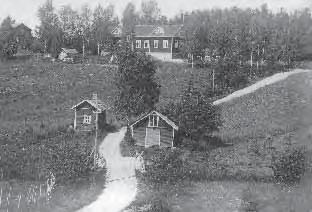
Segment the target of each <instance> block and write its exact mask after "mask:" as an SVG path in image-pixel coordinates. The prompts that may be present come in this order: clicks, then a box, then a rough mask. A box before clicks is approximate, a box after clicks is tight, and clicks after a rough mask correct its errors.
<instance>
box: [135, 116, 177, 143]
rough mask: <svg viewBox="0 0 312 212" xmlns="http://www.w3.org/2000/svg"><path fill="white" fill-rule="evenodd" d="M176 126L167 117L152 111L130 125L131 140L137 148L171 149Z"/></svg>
mask: <svg viewBox="0 0 312 212" xmlns="http://www.w3.org/2000/svg"><path fill="white" fill-rule="evenodd" d="M178 129H179V128H178V126H177V125H176V124H175V123H174V122H173V121H171V120H170V119H169V118H168V117H166V116H164V115H163V114H161V113H159V112H157V111H155V110H153V111H151V112H149V113H147V114H145V115H142V116H141V117H140V118H138V119H137V120H136V121H134V122H133V123H131V124H130V130H131V135H132V138H133V139H134V140H135V144H136V145H138V146H144V147H151V146H155V145H157V146H159V147H173V140H174V137H175V134H176V131H177V130H178Z"/></svg>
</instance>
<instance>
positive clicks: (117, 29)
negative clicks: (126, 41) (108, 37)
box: [112, 25, 122, 37]
mask: <svg viewBox="0 0 312 212" xmlns="http://www.w3.org/2000/svg"><path fill="white" fill-rule="evenodd" d="M112 34H113V36H115V37H120V36H121V34H122V28H121V26H120V25H118V26H116V27H115V28H113V30H112Z"/></svg>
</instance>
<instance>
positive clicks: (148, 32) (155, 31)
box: [134, 25, 183, 37]
mask: <svg viewBox="0 0 312 212" xmlns="http://www.w3.org/2000/svg"><path fill="white" fill-rule="evenodd" d="M182 27H183V25H136V26H135V27H134V33H135V36H136V37H175V36H180V33H181V30H182Z"/></svg>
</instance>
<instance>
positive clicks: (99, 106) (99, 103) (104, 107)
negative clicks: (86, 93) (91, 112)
mask: <svg viewBox="0 0 312 212" xmlns="http://www.w3.org/2000/svg"><path fill="white" fill-rule="evenodd" d="M85 102H86V103H88V104H90V105H91V106H92V107H94V108H95V109H96V110H97V112H103V111H104V110H107V109H109V107H108V106H107V105H106V104H105V103H104V102H103V101H101V100H99V99H98V100H97V102H96V101H95V100H94V99H91V100H90V99H86V100H82V101H81V102H79V103H78V104H76V105H74V106H73V107H72V108H71V109H75V108H77V107H79V106H80V105H81V104H83V103H85Z"/></svg>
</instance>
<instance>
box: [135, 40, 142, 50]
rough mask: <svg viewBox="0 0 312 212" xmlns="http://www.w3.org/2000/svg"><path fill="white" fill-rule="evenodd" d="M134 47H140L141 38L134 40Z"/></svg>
mask: <svg viewBox="0 0 312 212" xmlns="http://www.w3.org/2000/svg"><path fill="white" fill-rule="evenodd" d="M135 48H138V49H140V48H141V40H136V41H135Z"/></svg>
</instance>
